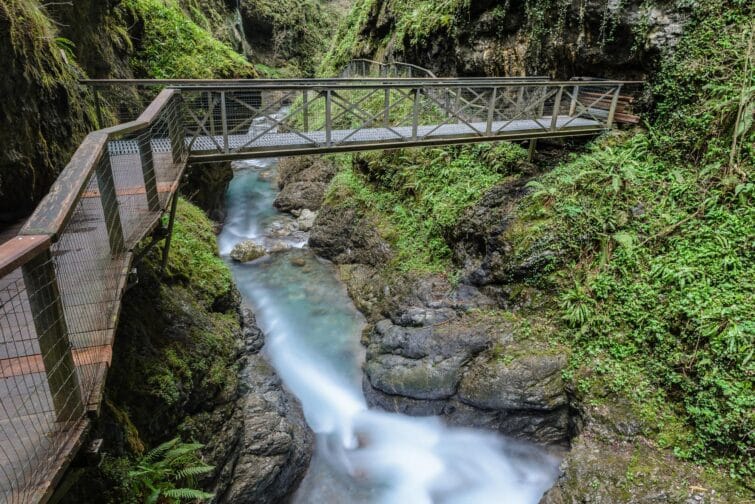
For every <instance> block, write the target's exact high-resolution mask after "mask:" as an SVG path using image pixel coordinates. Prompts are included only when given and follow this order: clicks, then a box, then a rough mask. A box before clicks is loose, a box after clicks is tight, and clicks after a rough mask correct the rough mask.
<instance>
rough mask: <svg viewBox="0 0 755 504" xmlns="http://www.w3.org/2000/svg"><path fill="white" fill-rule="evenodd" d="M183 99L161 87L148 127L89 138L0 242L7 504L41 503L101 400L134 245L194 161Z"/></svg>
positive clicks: (1, 486)
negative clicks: (21, 225) (23, 222)
mask: <svg viewBox="0 0 755 504" xmlns="http://www.w3.org/2000/svg"><path fill="white" fill-rule="evenodd" d="M182 103H183V102H182V100H181V96H180V93H177V92H175V91H168V92H163V93H161V94H160V95H159V97H158V98H157V99H156V100H155V101H154V102H153V104H152V105H151V106H150V108H151V109H152V110H150V109H148V110H147V111H146V112H145V114H144V115H143V117H142V118H140V121H141V122H139V121H137V123H132V124H131V125H130V126H128V127H124V128H120V129H119V128H118V127H116V128H112V129H109V130H104V131H99V132H95V133H93V134H90V135H89V136H88V137H87V139H86V140H85V141H84V142H83V143H82V145H81V146H80V148H79V149H78V150H77V152H76V154H75V155H74V156H73V158H72V160H71V163H69V165H68V166H67V167H66V169H65V170H64V172H63V173H62V174H61V176H60V178H59V179H58V181H57V182H56V184H55V186H54V187H53V188H52V189H51V191H50V193H49V194H48V196H47V197H46V198H45V200H43V202H42V203H41V204H40V206H39V207H38V208H37V210H36V211H35V213H34V214H33V215H32V217H31V218H30V219H29V220H28V221H27V223H26V225H25V227H24V228H23V229H22V231H21V233H20V235H19V236H18V237H17V238H14V239H11V240H10V241H9V242H6V243H5V244H2V245H0V399H1V402H0V501H1V502H9V503H27V502H35V501H38V500H40V499H41V498H42V497H43V496H44V495H45V492H47V491H48V489H49V488H50V486H51V482H52V481H53V479H54V477H55V475H56V474H58V473H59V472H60V471H59V469H60V468H61V467H62V466H63V464H64V462H65V461H66V460H67V459H68V457H69V456H70V454H71V452H72V450H73V449H74V447H75V446H76V445H77V443H79V442H80V441H81V437H82V433H83V431H84V429H85V427H86V426H87V417H86V412H87V411H89V410H93V409H96V408H97V407H98V405H99V402H100V394H101V391H102V386H103V384H104V379H105V374H106V372H107V368H108V365H109V363H110V358H111V353H112V344H113V335H114V332H115V326H116V323H117V317H118V312H119V309H120V300H121V296H122V293H123V291H124V288H125V284H126V279H127V275H128V270H129V268H130V264H131V258H132V250H133V249H134V247H135V245H136V243H137V242H138V241H140V240H141V239H143V238H144V237H145V236H146V235H147V234H148V233H149V232H150V231H151V230H152V229H153V228H154V226H155V225H156V224H157V223H158V221H159V218H160V216H161V215H162V213H163V212H164V210H165V209H166V207H167V205H168V201H169V199H170V198H171V197H173V195H174V193H175V189H176V187H177V185H178V184H177V182H178V178H179V176H180V175H181V172H182V170H183V167H184V166H185V164H186V162H187V159H188V151H187V150H186V144H185V141H184V137H185V132H184V129H183V126H182V124H181V122H180V121H181V118H182V117H183V115H184V112H183V111H182V107H183V105H182ZM144 116H147V117H146V118H145V117H144Z"/></svg>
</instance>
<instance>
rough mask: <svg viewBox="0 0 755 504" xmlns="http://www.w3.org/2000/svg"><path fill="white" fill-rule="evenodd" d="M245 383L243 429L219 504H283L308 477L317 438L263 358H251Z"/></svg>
mask: <svg viewBox="0 0 755 504" xmlns="http://www.w3.org/2000/svg"><path fill="white" fill-rule="evenodd" d="M242 383H243V388H244V394H243V396H242V398H241V399H240V400H239V405H240V408H241V412H242V417H243V419H244V428H243V431H242V433H241V436H240V439H239V444H238V448H237V451H236V456H235V460H234V461H233V462H234V463H233V470H232V473H231V476H230V478H229V482H228V486H227V490H225V491H223V492H222V493H220V492H219V493H218V499H217V502H220V503H242V502H260V503H272V502H280V501H281V500H283V499H285V498H286V497H287V496H288V495H290V494H291V493H292V492H293V491H294V490H295V489H296V487H297V485H298V483H299V482H300V481H301V479H302V478H303V476H304V474H305V472H306V470H307V467H308V465H309V460H310V459H311V457H312V450H313V438H314V436H313V434H312V432H311V431H310V430H309V427H307V424H306V422H305V421H304V415H303V413H302V410H301V405H300V404H299V403H298V402H297V401H296V399H295V398H294V397H293V396H291V395H290V394H288V393H287V392H286V391H285V390H284V389H283V385H282V384H281V382H280V379H279V378H278V377H277V375H276V374H275V371H274V370H273V369H272V368H271V367H270V365H269V364H268V363H267V362H266V361H265V360H264V358H263V357H262V356H261V355H258V354H257V355H250V356H248V357H247V359H246V366H245V368H244V371H243V374H242Z"/></svg>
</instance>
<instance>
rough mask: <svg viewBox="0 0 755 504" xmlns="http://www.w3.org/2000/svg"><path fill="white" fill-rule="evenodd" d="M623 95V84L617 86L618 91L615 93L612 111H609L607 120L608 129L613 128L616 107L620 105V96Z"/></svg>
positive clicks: (612, 100)
mask: <svg viewBox="0 0 755 504" xmlns="http://www.w3.org/2000/svg"><path fill="white" fill-rule="evenodd" d="M620 93H621V84H619V85H618V86H616V91H614V93H613V98H612V99H611V109H610V110H609V111H608V119H607V120H606V127H607V128H608V129H611V127H613V118H614V116H615V115H616V105H617V104H618V103H619V94H620Z"/></svg>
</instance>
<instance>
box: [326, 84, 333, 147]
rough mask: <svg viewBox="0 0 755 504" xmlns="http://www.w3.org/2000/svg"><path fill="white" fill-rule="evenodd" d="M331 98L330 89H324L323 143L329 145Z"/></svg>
mask: <svg viewBox="0 0 755 504" xmlns="http://www.w3.org/2000/svg"><path fill="white" fill-rule="evenodd" d="M331 107H332V98H331V95H330V89H326V90H325V145H326V146H328V147H330V146H331V144H332V140H333V139H332V137H331V134H332V132H333V124H332V117H331V114H332V109H331Z"/></svg>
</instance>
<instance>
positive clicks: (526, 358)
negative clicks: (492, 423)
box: [459, 345, 568, 411]
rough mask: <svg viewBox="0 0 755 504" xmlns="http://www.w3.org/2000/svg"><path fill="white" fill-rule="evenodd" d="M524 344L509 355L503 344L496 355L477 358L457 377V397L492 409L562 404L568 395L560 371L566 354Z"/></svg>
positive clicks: (546, 408)
mask: <svg viewBox="0 0 755 504" xmlns="http://www.w3.org/2000/svg"><path fill="white" fill-rule="evenodd" d="M511 346H518V345H511ZM527 347H528V348H526V350H525V349H522V348H518V349H517V352H516V353H514V354H513V355H512V354H507V349H506V348H505V347H504V349H503V350H502V353H503V356H501V357H499V358H494V359H478V362H476V363H475V365H474V366H470V370H469V371H468V372H467V373H466V374H465V375H464V378H463V379H462V381H461V386H460V389H459V399H461V401H462V402H464V403H466V404H469V405H471V406H476V407H478V408H483V409H492V410H540V411H550V410H555V409H557V408H558V407H560V406H565V405H566V404H567V403H568V399H567V397H566V391H565V388H564V383H563V380H562V379H561V372H562V371H563V370H564V368H565V367H566V356H565V355H563V354H554V355H549V354H544V353H540V352H537V351H536V350H533V349H532V348H531V347H530V346H529V345H527ZM517 354H518V355H517ZM507 356H508V357H509V359H506V357H507Z"/></svg>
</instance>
